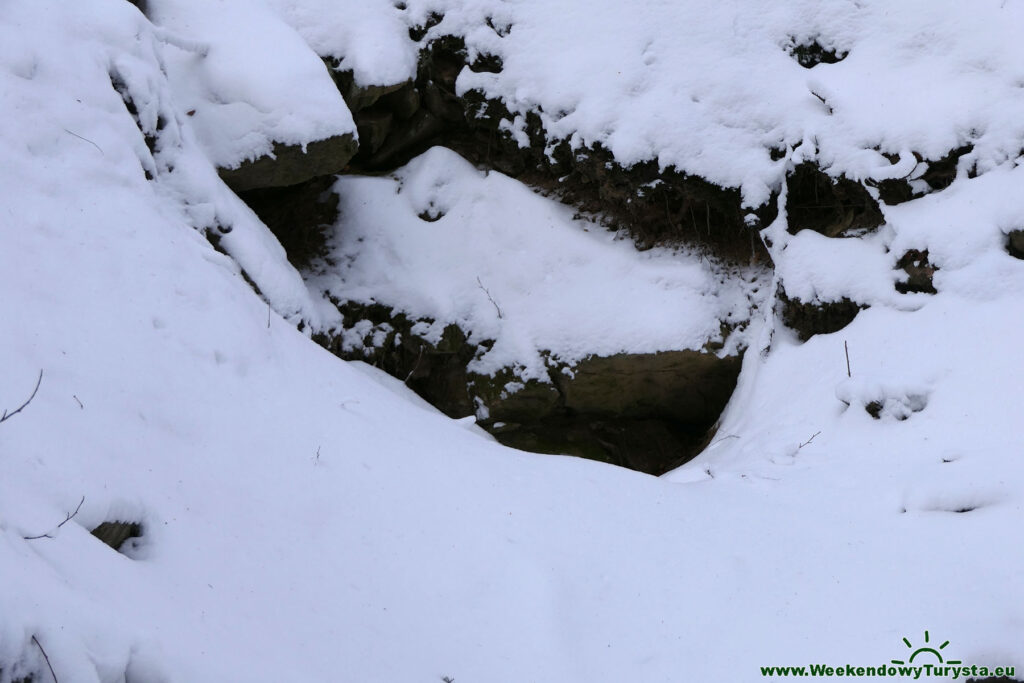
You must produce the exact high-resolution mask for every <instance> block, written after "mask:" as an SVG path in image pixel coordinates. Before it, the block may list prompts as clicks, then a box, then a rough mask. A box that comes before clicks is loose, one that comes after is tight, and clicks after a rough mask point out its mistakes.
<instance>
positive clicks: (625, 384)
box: [316, 303, 740, 474]
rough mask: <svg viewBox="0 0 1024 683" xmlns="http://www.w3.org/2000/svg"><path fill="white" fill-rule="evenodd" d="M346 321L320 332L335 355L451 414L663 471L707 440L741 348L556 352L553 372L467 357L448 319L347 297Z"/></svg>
mask: <svg viewBox="0 0 1024 683" xmlns="http://www.w3.org/2000/svg"><path fill="white" fill-rule="evenodd" d="M340 310H341V311H342V312H343V314H344V315H345V317H346V329H345V330H340V331H338V332H336V333H334V334H321V335H317V337H316V338H317V340H318V341H319V342H320V343H321V344H323V345H324V346H326V347H327V348H328V349H330V350H331V351H332V352H334V353H335V354H337V355H338V356H340V357H342V358H346V359H351V360H364V361H366V362H368V363H371V364H373V365H375V366H377V367H379V368H381V369H383V370H385V371H386V372H388V373H389V374H391V375H393V376H395V377H398V378H400V379H403V380H404V381H405V383H406V384H407V385H408V386H409V387H410V388H412V389H413V390H415V391H416V392H417V393H418V394H419V395H420V396H422V397H423V398H424V399H426V400H427V401H429V402H430V403H432V404H433V405H435V406H437V407H438V408H439V409H440V410H442V411H443V412H445V413H446V414H448V415H449V416H451V417H466V416H469V415H476V416H477V421H478V423H479V424H480V425H481V426H482V427H484V428H485V429H487V430H488V431H490V432H491V433H492V434H493V435H494V436H495V437H496V438H497V439H498V440H499V441H501V442H502V443H504V444H506V445H508V446H512V447H514V448H520V449H523V450H529V451H534V452H539V453H554V454H568V455H576V456H579V457H584V458H590V459H594V460H600V461H602V462H608V463H611V464H615V465H620V466H623V467H629V468H631V469H635V470H639V471H641V472H647V473H649V474H662V473H664V472H667V471H668V470H670V469H673V468H675V467H678V466H679V465H681V464H683V463H684V462H686V461H687V460H689V459H690V458H692V457H693V456H694V455H696V454H697V453H698V452H699V450H700V447H701V446H702V445H703V444H704V443H706V440H707V437H708V434H709V432H710V430H711V429H712V427H713V424H714V423H715V421H716V420H717V419H718V416H719V415H720V414H721V411H722V409H723V408H724V407H725V404H726V403H727V402H728V400H729V397H730V396H731V395H732V391H733V389H734V388H735V386H736V381H737V379H738V376H739V369H740V359H739V357H738V356H727V357H724V358H720V357H718V356H717V355H716V354H715V353H713V352H711V351H710V350H704V351H666V352H662V353H650V354H618V355H614V356H606V357H600V356H591V357H589V358H586V359H584V360H582V361H581V362H579V363H577V364H575V365H573V366H568V365H566V364H563V363H558V362H555V361H551V363H550V365H549V377H548V378H547V379H548V381H537V380H530V381H526V382H524V381H521V380H520V379H518V378H517V377H516V375H515V374H514V372H513V371H512V370H511V369H506V370H503V371H501V372H498V373H496V374H495V375H494V376H490V375H481V374H477V373H474V372H472V371H471V370H469V368H468V366H469V364H470V362H471V361H472V360H473V358H474V357H476V355H477V354H478V352H479V351H480V350H481V347H482V348H484V349H485V348H487V346H488V345H489V344H490V342H482V343H481V344H480V346H476V345H473V344H471V343H469V342H468V341H467V335H466V334H465V332H463V331H462V330H461V329H460V328H459V327H458V326H456V325H448V326H447V327H446V328H445V330H444V333H443V335H442V338H441V340H440V342H438V343H436V344H431V343H429V342H427V341H425V340H423V339H422V338H420V337H418V336H416V335H415V334H414V333H413V327H414V325H415V323H416V322H417V321H415V320H412V319H410V318H409V317H408V316H406V315H404V314H401V313H394V312H392V311H391V310H389V309H388V308H386V307H384V306H381V305H378V304H374V305H369V306H364V305H359V304H354V303H343V304H341V306H340Z"/></svg>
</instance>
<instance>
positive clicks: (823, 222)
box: [786, 162, 885, 237]
mask: <svg viewBox="0 0 1024 683" xmlns="http://www.w3.org/2000/svg"><path fill="white" fill-rule="evenodd" d="M786 187H787V190H788V194H787V199H786V213H787V216H788V219H789V231H790V232H791V233H794V234H795V233H797V232H799V231H801V230H814V231H815V232H820V233H821V234H822V235H825V236H826V237H849V236H856V235H859V234H861V233H863V232H864V231H867V230H872V229H874V228H877V227H878V226H879V225H881V224H882V223H884V222H885V218H884V216H883V215H882V210H881V209H880V208H879V206H878V202H876V201H875V199H874V198H873V197H872V196H871V194H870V193H869V192H868V191H867V190H866V189H865V188H864V186H863V185H861V184H860V183H858V182H855V181H853V180H850V179H849V178H847V177H845V176H840V177H838V178H832V177H831V176H829V175H828V174H827V173H825V172H824V171H822V170H821V169H820V168H818V166H817V165H815V164H812V163H809V162H804V163H802V164H800V165H798V166H797V167H796V168H794V169H793V172H792V173H790V174H789V176H788V177H787V178H786Z"/></svg>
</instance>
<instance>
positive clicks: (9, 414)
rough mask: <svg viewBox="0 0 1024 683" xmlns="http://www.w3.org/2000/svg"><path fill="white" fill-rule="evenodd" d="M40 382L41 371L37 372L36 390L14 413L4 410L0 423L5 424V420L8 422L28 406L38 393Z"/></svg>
mask: <svg viewBox="0 0 1024 683" xmlns="http://www.w3.org/2000/svg"><path fill="white" fill-rule="evenodd" d="M42 382H43V371H42V370H40V371H39V378H38V379H37V380H36V388H35V389H33V390H32V395H31V396H29V397H28V398H27V399H26V400H25V402H24V403H22V404H21V405H20V406H18V408H17V410H15V411H14V412H11V413H8V412H7V411H6V410H5V411H4V414H3V415H0V422H5V421H7V420H10V419H11V418H12V417H14V416H15V415H17V414H18V413H20V412H21V411H23V410H24V409H25V407H26V406H28V404H29V403H31V402H32V399H34V398H35V397H36V392H37V391H39V385H40V384H42Z"/></svg>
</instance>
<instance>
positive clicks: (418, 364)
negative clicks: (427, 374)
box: [405, 346, 424, 384]
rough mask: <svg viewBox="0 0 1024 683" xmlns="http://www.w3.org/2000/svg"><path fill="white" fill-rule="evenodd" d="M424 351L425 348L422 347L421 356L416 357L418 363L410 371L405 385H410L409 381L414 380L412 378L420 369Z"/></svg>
mask: <svg viewBox="0 0 1024 683" xmlns="http://www.w3.org/2000/svg"><path fill="white" fill-rule="evenodd" d="M423 349H424V347H423V346H421V347H420V355H418V356H416V363H415V364H414V365H413V366H412V370H410V371H409V374H408V375H406V376H405V384H408V383H409V380H410V379H412V376H413V375H414V374H416V370H417V369H418V368H419V367H420V361H421V360H423Z"/></svg>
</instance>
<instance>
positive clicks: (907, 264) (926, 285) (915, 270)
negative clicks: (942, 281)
mask: <svg viewBox="0 0 1024 683" xmlns="http://www.w3.org/2000/svg"><path fill="white" fill-rule="evenodd" d="M896 267H897V268H902V269H903V271H904V272H905V273H906V274H907V280H906V281H905V282H897V283H896V291H897V292H899V293H900V294H908V293H911V292H918V293H923V294H935V293H936V290H935V285H933V284H932V277H933V276H934V275H935V271H936V270H938V268H936V267H935V266H933V265H932V264H931V263H929V262H928V250H927V249H925V250H924V251H920V250H918V249H911V250H910V251H908V252H907V253H905V254H903V256H901V257H900V260H899V261H897V263H896Z"/></svg>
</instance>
